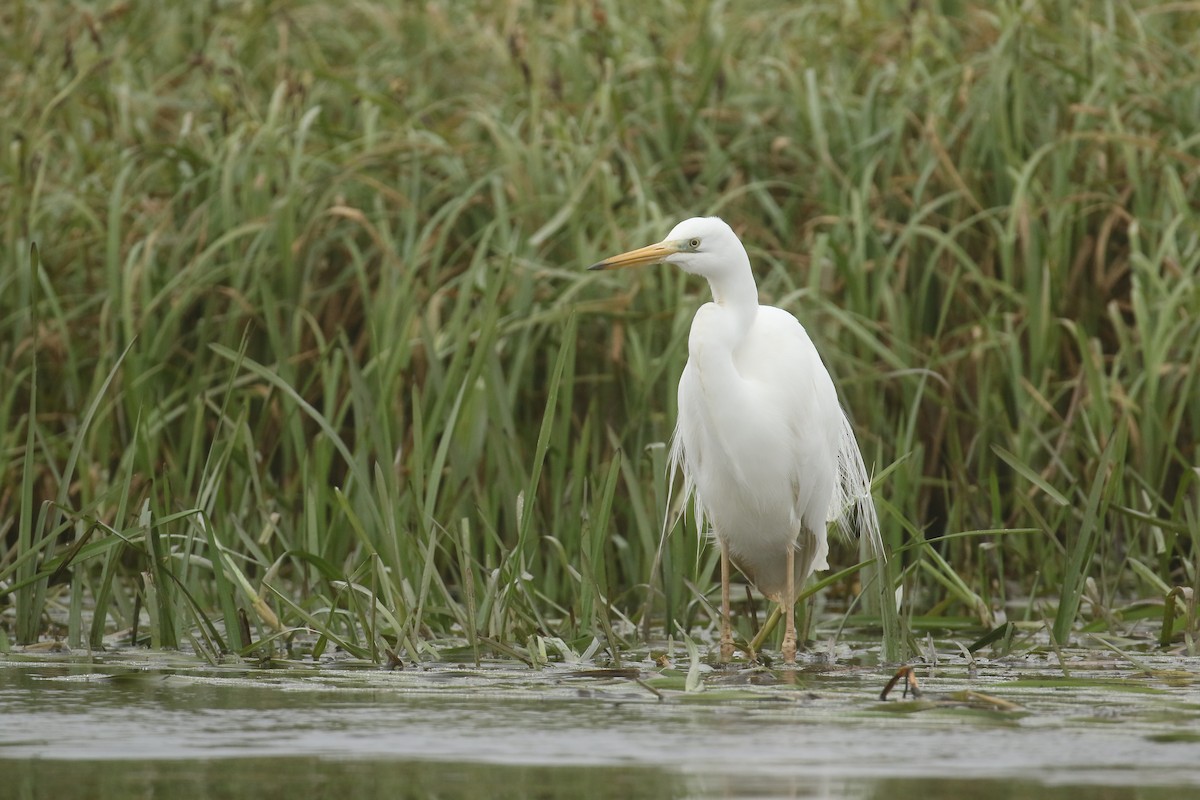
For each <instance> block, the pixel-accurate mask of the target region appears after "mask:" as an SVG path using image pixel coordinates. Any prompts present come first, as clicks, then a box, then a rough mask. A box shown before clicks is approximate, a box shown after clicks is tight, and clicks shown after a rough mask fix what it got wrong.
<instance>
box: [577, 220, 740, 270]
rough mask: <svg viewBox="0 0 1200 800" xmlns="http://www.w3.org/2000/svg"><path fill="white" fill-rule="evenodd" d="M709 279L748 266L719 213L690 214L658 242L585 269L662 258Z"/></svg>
mask: <svg viewBox="0 0 1200 800" xmlns="http://www.w3.org/2000/svg"><path fill="white" fill-rule="evenodd" d="M664 261H665V262H667V263H669V264H675V265H677V266H679V267H680V269H682V270H683V271H684V272H689V273H691V274H693V275H701V276H703V277H705V278H709V279H710V280H711V279H713V278H720V277H721V276H722V275H723V274H724V273H726V272H728V271H730V270H734V269H747V268H748V267H749V263H750V262H749V258H748V257H747V256H746V249H745V248H744V247H742V243H741V241H739V240H738V238H737V234H735V233H734V232H733V229H732V228H730V227H729V226H728V225H726V224H725V221H724V220H722V219H721V218H719V217H692V218H691V219H685V220H684V221H683V222H681V223H679V224H678V225H676V226H675V227H674V228H672V229H671V232H670V233H668V234H667V238H665V239H663V240H662V241H661V242H659V243H658V244H652V245H647V246H646V247H641V248H638V249H637V250H630V251H629V252H628V253H622V254H621V255H619V256H612V257H611V258H606V259H604V260H603V261H601V262H599V263H596V264H593V265H592V266H590V267H588V269H621V268H622V267H641V266H645V265H646V264H659V263H662V262H664Z"/></svg>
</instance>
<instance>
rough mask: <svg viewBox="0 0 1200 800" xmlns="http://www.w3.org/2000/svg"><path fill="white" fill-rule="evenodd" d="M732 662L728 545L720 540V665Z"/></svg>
mask: <svg viewBox="0 0 1200 800" xmlns="http://www.w3.org/2000/svg"><path fill="white" fill-rule="evenodd" d="M732 660H733V626H732V625H731V624H730V622H729V545H728V544H726V543H725V540H724V539H722V540H721V663H722V664H728V663H729V662H730V661H732Z"/></svg>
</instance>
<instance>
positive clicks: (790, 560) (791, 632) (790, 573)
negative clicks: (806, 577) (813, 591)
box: [783, 547, 796, 664]
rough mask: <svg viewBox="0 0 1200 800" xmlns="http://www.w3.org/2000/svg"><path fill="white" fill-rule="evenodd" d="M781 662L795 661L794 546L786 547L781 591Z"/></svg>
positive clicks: (791, 662) (792, 662)
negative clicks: (784, 581) (783, 585)
mask: <svg viewBox="0 0 1200 800" xmlns="http://www.w3.org/2000/svg"><path fill="white" fill-rule="evenodd" d="M783 613H784V615H785V619H786V620H787V625H786V626H785V627H784V629H783V663H785V664H795V663H796V548H795V547H789V548H788V549H787V588H786V589H784V592H783Z"/></svg>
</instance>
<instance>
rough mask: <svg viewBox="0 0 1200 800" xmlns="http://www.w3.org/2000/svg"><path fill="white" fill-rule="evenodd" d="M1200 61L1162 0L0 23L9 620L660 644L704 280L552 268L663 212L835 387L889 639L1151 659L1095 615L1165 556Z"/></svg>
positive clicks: (1194, 304) (1191, 534)
mask: <svg viewBox="0 0 1200 800" xmlns="http://www.w3.org/2000/svg"><path fill="white" fill-rule="evenodd" d="M1198 34H1200V8H1197V7H1196V6H1194V5H1192V4H1187V3H1183V4H1167V5H1157V4H1151V3H1126V2H1084V3H1065V2H1064V3H1043V4H1024V5H1021V4H1014V3H1003V4H998V6H994V5H993V4H972V3H952V2H947V3H915V4H909V3H899V4H893V3H865V4H861V5H858V6H854V5H843V4H840V3H804V4H791V3H782V2H780V3H773V2H772V3H767V4H765V5H763V4H760V5H759V6H757V7H755V9H754V10H749V11H747V10H741V9H739V8H735V7H734V6H733V5H723V4H715V3H714V4H711V5H708V6H706V7H703V8H699V9H697V8H693V7H692V5H691V4H666V5H664V6H662V7H657V6H645V5H635V4H623V3H600V2H596V3H584V2H575V3H566V4H561V5H559V6H549V5H547V6H541V5H527V4H520V3H513V4H507V5H505V6H504V7H503V8H493V4H489V3H477V4H476V3H450V2H444V3H441V2H432V3H425V4H385V3H372V2H353V3H346V4H338V3H306V2H277V3H271V4H264V7H262V8H260V7H259V4H232V3H231V4H226V3H201V4H143V3H121V2H117V3H112V4H103V3H101V4H96V5H75V6H59V5H58V4H44V3H32V2H25V1H24V0H16V2H13V3H10V4H8V6H6V9H5V10H4V11H3V12H0V36H2V37H3V45H4V52H5V53H6V54H8V55H7V56H6V62H7V64H6V66H7V74H6V76H5V77H4V78H3V80H2V81H0V92H2V93H3V100H4V108H5V109H6V114H5V115H4V116H3V118H2V119H0V141H2V142H3V144H4V152H3V155H2V157H0V198H3V203H4V208H5V214H4V220H3V223H2V224H3V226H4V251H3V256H2V258H3V267H2V271H0V363H3V364H5V365H6V366H5V370H6V372H5V375H6V380H5V381H4V384H3V386H2V387H0V457H2V460H0V472H2V481H0V485H2V486H3V489H2V490H0V526H2V528H3V534H4V543H5V549H4V552H3V554H2V556H0V580H2V581H3V582H4V583H5V584H7V586H8V587H9V590H8V591H7V592H6V593H5V594H4V595H0V606H2V607H3V610H4V616H3V618H2V621H3V628H4V630H5V631H6V634H7V636H8V637H9V638H10V639H11V640H12V641H15V642H21V643H25V642H32V641H36V640H38V639H39V638H48V637H51V636H64V637H66V638H67V639H68V643H69V644H70V645H71V646H79V645H82V644H84V643H85V642H89V641H90V642H91V644H93V645H99V644H101V643H102V642H103V641H104V640H105V637H106V636H110V638H112V637H111V634H112V633H113V632H114V631H129V629H130V628H132V627H134V626H135V620H137V619H139V618H140V616H141V615H140V613H139V611H140V609H145V611H146V612H148V617H145V618H144V619H143V622H142V624H141V625H140V627H139V630H138V635H139V636H148V637H150V640H151V643H152V644H154V645H157V646H168V647H169V646H175V645H179V644H185V643H188V642H191V643H192V644H193V645H194V646H196V647H198V648H199V649H200V650H201V651H202V652H204V653H206V654H208V655H209V656H210V657H212V658H216V657H217V654H218V653H219V652H221V651H222V650H228V649H232V650H238V651H241V650H246V649H247V648H248V647H250V646H251V645H252V644H255V643H256V642H259V641H261V640H262V639H264V638H270V637H276V638H278V639H282V640H286V639H287V637H289V636H290V635H291V633H292V632H293V631H294V630H295V629H297V628H308V629H312V630H316V631H319V632H321V638H320V639H319V640H318V641H317V643H316V645H315V646H316V648H317V650H318V651H323V650H325V649H327V648H328V647H329V646H331V645H338V646H342V647H344V648H346V649H347V650H349V651H351V652H353V653H355V654H358V655H363V656H368V657H374V658H382V657H383V656H382V652H383V649H384V648H398V650H399V651H400V652H401V654H402V655H403V654H404V653H407V654H409V655H411V656H413V657H423V656H425V655H428V654H429V652H430V649H431V648H436V647H438V646H440V645H441V644H442V643H448V642H465V643H466V644H467V645H468V646H472V647H474V648H475V649H476V652H479V651H484V652H499V653H503V654H510V655H511V654H516V655H517V656H519V657H522V658H527V659H531V660H536V659H537V658H539V657H542V654H543V652H544V651H545V648H546V647H547V642H549V648H550V649H549V653H550V654H553V652H554V648H555V647H556V646H558V645H557V644H556V643H555V639H560V640H561V641H562V647H564V648H568V649H573V650H575V651H577V652H578V651H582V650H583V649H584V648H586V647H587V645H588V643H589V642H590V641H591V640H592V638H593V636H598V637H599V638H600V639H601V640H602V641H611V642H613V643H614V645H615V646H616V647H620V646H622V645H624V644H627V643H632V642H634V641H636V640H637V637H638V633H637V630H638V628H639V626H643V625H646V626H649V627H650V628H652V629H653V630H658V631H661V630H662V629H663V627H664V625H665V624H666V622H667V621H668V620H670V621H673V622H674V623H676V624H678V625H679V626H682V627H683V628H685V629H688V630H691V631H693V632H698V631H699V630H701V629H702V628H703V627H704V626H706V625H707V624H708V622H709V614H708V610H707V608H706V604H705V601H704V600H703V598H702V597H701V594H700V593H702V592H706V591H708V590H709V589H710V587H711V584H712V566H713V553H712V552H710V551H709V550H703V551H700V552H699V554H698V552H697V546H696V541H697V535H696V531H695V530H694V529H693V528H694V523H693V522H692V520H690V518H689V519H687V520H685V522H684V523H683V524H682V525H681V526H680V528H679V529H677V530H676V532H675V534H674V535H672V536H671V537H670V538H669V539H668V540H667V545H666V547H665V549H664V553H663V559H662V564H661V568H660V569H659V570H658V571H657V572H655V571H654V570H653V569H652V566H653V564H654V562H655V553H656V549H657V548H658V543H659V538H660V533H661V529H662V521H663V519H664V516H665V515H666V513H667V511H668V510H669V509H668V494H667V489H666V484H665V481H664V479H663V471H664V462H665V451H664V448H663V443H664V442H665V441H666V440H667V439H668V437H669V435H670V432H671V426H672V420H673V417H674V403H675V400H674V387H675V382H676V380H677V377H678V374H679V372H680V370H681V369H682V366H683V363H684V360H685V358H686V331H687V327H688V324H689V322H690V319H691V314H692V312H693V310H694V308H695V307H696V306H697V305H698V304H699V303H700V302H702V301H703V300H704V299H706V294H707V289H706V287H705V286H704V285H703V282H701V281H696V280H692V279H687V278H686V276H683V275H681V274H677V273H676V272H673V271H672V270H671V269H670V268H667V267H661V268H654V269H651V270H647V271H645V272H643V273H641V274H636V275H630V274H618V275H613V276H609V275H602V276H597V275H594V274H588V273H586V272H585V271H584V267H585V266H586V265H587V264H590V263H592V262H593V261H595V260H597V259H598V258H600V257H602V256H604V255H607V254H610V253H613V252H617V251H620V250H623V249H626V248H628V247H631V246H635V245H640V244H643V243H646V242H649V241H653V240H657V239H658V238H660V237H661V236H662V235H663V234H664V233H665V232H666V231H667V230H668V229H669V227H670V226H671V225H672V224H674V222H676V221H678V220H679V219H681V218H683V217H685V216H691V215H694V214H699V213H705V214H708V213H716V214H720V215H721V216H723V217H725V218H726V219H727V220H728V221H729V222H730V223H731V224H733V226H734V227H735V229H736V230H738V231H739V233H740V234H741V235H742V237H743V239H744V240H745V241H746V242H747V245H748V248H749V250H750V254H751V258H752V260H753V262H754V264H755V268H756V271H757V274H758V277H759V283H760V290H761V294H762V296H763V298H764V300H765V301H769V302H772V303H775V304H778V305H782V306H784V307H786V308H788V309H790V310H792V311H793V312H795V313H796V314H797V315H798V316H799V317H800V318H801V320H802V321H803V322H804V323H805V325H806V326H807V327H808V329H809V331H810V333H811V334H812V335H813V338H814V339H815V340H816V341H817V343H818V346H819V347H820V348H821V350H822V352H823V355H824V357H825V359H826V362H827V364H828V365H829V367H830V369H831V371H832V372H833V373H834V375H835V377H836V378H837V380H838V383H839V387H840V389H841V391H842V393H843V398H844V402H845V403H846V406H847V408H848V409H849V410H850V412H851V415H852V418H853V419H854V420H855V423H856V425H857V427H858V430H859V438H860V441H861V443H862V445H863V450H864V455H865V456H866V458H867V461H868V463H869V464H871V465H873V468H874V472H875V473H876V474H877V475H880V476H881V478H880V480H879V481H878V482H877V497H878V500H879V504H880V507H881V511H882V516H883V523H884V526H885V536H886V537H887V539H888V541H889V543H890V545H891V546H892V547H893V548H894V549H899V548H902V547H907V548H908V549H907V550H905V551H904V552H903V553H902V554H901V555H900V556H898V557H896V558H895V559H893V567H894V572H895V575H894V576H893V577H894V578H895V579H896V580H897V581H899V582H900V583H901V585H902V586H903V587H904V606H903V613H904V614H905V616H906V618H907V619H908V622H909V623H910V624H911V625H912V626H913V627H914V628H917V629H918V630H919V629H920V627H921V626H923V625H937V624H948V623H949V622H950V621H955V620H959V621H961V620H964V619H965V620H971V621H972V624H974V625H977V626H979V627H980V628H988V627H991V626H993V625H995V624H997V623H998V622H1000V621H1001V618H1000V617H999V615H998V612H999V611H1001V610H1007V612H1008V614H1009V616H1010V617H1013V616H1015V617H1017V618H1024V619H1027V620H1029V621H1030V622H1032V623H1038V622H1045V624H1046V625H1048V626H1050V627H1051V628H1052V629H1053V630H1054V632H1055V635H1056V637H1057V638H1058V639H1059V640H1060V641H1065V639H1066V638H1067V637H1068V636H1069V635H1070V634H1071V632H1072V631H1073V630H1078V629H1079V627H1080V626H1082V625H1093V626H1097V627H1099V628H1100V629H1103V630H1106V631H1112V632H1129V631H1130V630H1132V629H1133V628H1134V626H1141V627H1140V628H1138V629H1139V630H1142V631H1143V632H1153V633H1155V634H1157V627H1156V626H1153V625H1152V626H1150V627H1147V625H1148V623H1145V622H1139V621H1138V618H1139V617H1144V616H1145V615H1146V614H1147V613H1153V614H1155V615H1161V613H1162V612H1161V608H1151V609H1150V610H1149V611H1147V610H1146V609H1140V610H1139V608H1138V607H1137V606H1136V605H1134V606H1130V605H1129V604H1130V602H1131V601H1135V600H1153V601H1156V602H1157V601H1161V600H1162V599H1163V597H1164V596H1165V595H1166V593H1167V592H1168V591H1170V590H1171V589H1172V588H1173V587H1176V586H1179V587H1194V586H1195V585H1196V578H1197V553H1200V550H1198V549H1197V544H1198V541H1197V540H1198V538H1200V494H1198V492H1197V482H1198V477H1197V472H1196V466H1197V463H1198V460H1200V455H1198V452H1200V451H1198V437H1200V401H1198V400H1197V398H1198V397H1200V385H1198V378H1197V369H1198V365H1200V280H1198V277H1200V225H1198V223H1200V133H1198V132H1200V84H1198V83H1197V81H1196V78H1195V76H1196V75H1197V74H1200V35H1198ZM970 531H992V533H989V534H985V535H982V534H981V535H969V536H956V534H961V533H963V532H970ZM948 535H949V536H950V537H951V538H944V539H939V538H938V537H945V536H948ZM925 539H938V541H936V542H933V543H924V540H925ZM832 558H833V560H834V562H835V563H837V564H841V565H850V564H853V563H854V562H855V561H856V560H857V553H856V551H855V550H854V548H852V547H848V546H847V547H841V548H840V549H837V550H836V551H835V553H834V554H833V556H832ZM853 590H854V587H853V586H852V585H851V583H850V581H849V580H847V581H842V582H840V583H839V585H838V587H837V588H836V589H834V590H832V592H833V596H834V597H835V598H836V597H840V596H844V595H845V593H847V592H850V591H853ZM1028 597H1032V598H1033V599H1034V602H1033V603H1031V604H1028V605H1024V606H1020V607H1016V606H1013V607H1007V608H1006V603H1007V602H1008V600H1009V599H1010V598H1012V599H1018V598H1028ZM1060 600H1061V602H1060ZM1171 602H1175V601H1174V600H1172V601H1171ZM1191 602H1192V603H1193V606H1192V608H1191V612H1192V613H1191V615H1190V620H1191V621H1190V622H1188V623H1187V624H1190V626H1191V633H1192V634H1194V633H1195V632H1196V627H1195V622H1194V619H1195V614H1194V610H1195V609H1194V601H1191ZM92 609H96V611H97V613H95V614H94V616H93V615H92V614H91V613H90V612H91V610H92ZM1181 610H1182V609H1181ZM1183 619H1184V620H1185V621H1187V620H1188V619H1189V618H1188V617H1183ZM89 620H91V622H90V623H89ZM146 620H148V623H147V622H146ZM868 622H869V620H868ZM741 624H742V626H743V632H747V631H748V624H747V622H746V620H744V619H743V620H741ZM1187 624H1183V623H1180V624H1178V625H1177V627H1180V628H1185V627H1187ZM539 637H540V638H539ZM1189 641H1190V640H1189Z"/></svg>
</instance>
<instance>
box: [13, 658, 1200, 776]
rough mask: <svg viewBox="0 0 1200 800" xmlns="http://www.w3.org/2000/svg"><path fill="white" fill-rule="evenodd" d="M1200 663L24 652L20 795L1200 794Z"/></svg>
mask: <svg viewBox="0 0 1200 800" xmlns="http://www.w3.org/2000/svg"><path fill="white" fill-rule="evenodd" d="M1196 666H1197V664H1196V663H1195V662H1194V661H1188V660H1185V659H1180V658H1177V657H1174V658H1168V657H1161V656H1159V657H1153V656H1144V657H1139V662H1138V665H1136V666H1135V665H1133V664H1130V663H1128V662H1126V661H1124V660H1122V659H1120V658H1119V657H1117V656H1108V655H1102V656H1096V654H1094V653H1092V654H1088V653H1083V652H1080V653H1075V654H1073V661H1071V662H1069V663H1068V667H1069V672H1070V677H1069V678H1067V677H1064V675H1063V670H1062V669H1061V668H1059V667H1058V666H1057V665H1055V666H1053V667H1051V666H1049V665H1047V663H1046V662H1045V660H1044V659H1040V658H1037V657H1029V658H1023V659H1013V660H1011V661H1005V662H995V663H990V664H989V663H984V664H982V665H980V668H979V671H978V672H977V674H976V675H975V676H974V677H972V676H971V673H969V672H968V671H967V669H966V666H965V665H961V666H955V665H949V666H942V667H940V668H939V669H938V670H936V672H935V674H934V677H932V678H929V677H926V678H924V679H923V681H922V683H923V686H924V688H925V692H926V694H925V696H924V698H923V699H922V700H919V701H915V702H914V701H911V700H910V701H889V702H887V703H881V702H879V700H878V694H879V691H880V689H881V688H882V686H883V684H884V683H885V682H886V680H887V678H888V677H889V676H888V673H887V671H886V670H883V669H880V668H874V667H844V666H843V667H819V666H816V665H810V666H809V667H806V668H803V669H801V670H799V671H796V672H783V671H778V672H766V671H759V672H751V671H745V670H743V671H737V672H731V673H710V674H708V675H707V676H706V680H705V685H706V689H707V690H706V691H704V692H702V693H698V694H695V693H686V692H683V691H682V688H683V686H684V679H683V677H682V674H681V673H677V672H667V673H662V672H661V671H660V670H658V669H657V668H654V667H652V666H651V664H650V663H649V662H644V663H643V664H640V665H638V669H636V670H635V671H631V672H626V673H615V672H612V671H602V670H594V669H588V668H586V667H581V666H575V667H570V666H561V665H560V666H554V667H550V668H546V669H543V670H539V671H534V670H529V669H526V668H523V667H520V666H515V665H512V664H487V665H484V666H482V667H480V668H476V667H474V666H473V665H472V666H470V667H465V666H458V665H446V664H438V665H433V666H428V667H425V668H419V669H414V668H409V669H405V670H402V671H393V672H385V671H379V670H375V669H362V668H358V669H346V668H341V669H337V668H328V667H317V666H309V667H291V668H286V669H276V670H246V669H245V668H244V667H243V668H241V669H231V668H201V667H199V666H197V664H196V663H195V662H194V661H192V660H190V659H186V658H184V657H181V656H170V655H165V656H147V655H145V654H144V653H143V654H140V655H136V654H135V655H129V654H126V655H123V656H106V657H105V658H104V659H103V660H101V659H93V658H88V657H74V656H60V657H47V656H40V657H39V658H38V659H37V660H27V659H25V658H22V657H19V656H10V657H8V660H7V661H0V719H2V720H3V725H2V726H0V775H3V776H4V777H3V778H2V779H0V797H3V798H7V797H14V798H43V797H44V798H74V797H79V798H83V797H87V798H118V797H120V798H125V797H221V798H256V799H258V800H261V798H271V797H281V798H282V797H287V798H295V797H301V796H302V797H304V798H306V800H309V799H310V798H321V797H338V798H339V799H344V798H349V797H381V798H382V797H387V798H389V799H391V800H395V798H409V797H412V798H418V797H438V798H468V797H502V798H507V797H512V798H517V797H546V798H549V797H579V798H636V797H653V798H675V797H797V798H898V799H902V798H910V797H911V798H917V797H920V798H958V797H971V798H984V799H987V798H1025V797H1051V798H1089V800H1091V799H1092V798H1105V799H1112V800H1116V798H1186V797H1200V692H1197V685H1198V676H1197V672H1196ZM923 672H925V671H923ZM633 676H636V677H638V678H639V679H640V680H641V683H639V682H637V681H635V680H633V679H632V677H633ZM964 690H973V691H975V692H980V693H986V695H988V696H991V697H994V698H999V699H1000V700H1002V701H1004V703H1005V704H1010V703H1011V704H1016V708H1015V710H1001V709H1002V708H1004V707H1006V706H1001V705H997V704H995V703H994V702H992V701H991V700H988V699H986V698H975V699H973V700H972V699H962V697H963V696H962V695H959V694H958V693H959V692H962V691H964ZM956 698H958V699H956Z"/></svg>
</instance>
